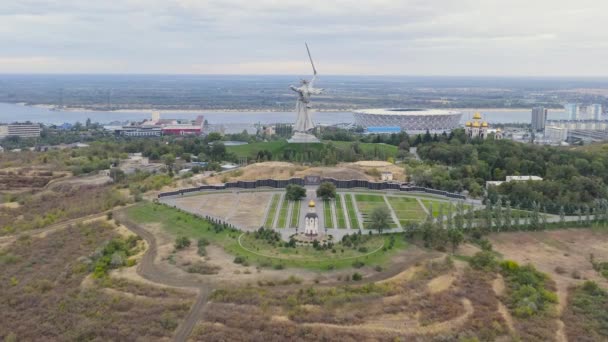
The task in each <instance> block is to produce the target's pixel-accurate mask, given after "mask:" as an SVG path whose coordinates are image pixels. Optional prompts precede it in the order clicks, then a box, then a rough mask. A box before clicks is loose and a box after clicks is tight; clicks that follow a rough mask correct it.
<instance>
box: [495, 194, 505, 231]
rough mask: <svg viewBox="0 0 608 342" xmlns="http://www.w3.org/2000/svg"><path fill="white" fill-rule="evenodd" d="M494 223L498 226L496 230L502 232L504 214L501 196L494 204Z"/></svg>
mask: <svg viewBox="0 0 608 342" xmlns="http://www.w3.org/2000/svg"><path fill="white" fill-rule="evenodd" d="M494 221H495V223H494V225H495V226H496V231H497V232H500V229H501V228H502V227H503V225H504V222H503V214H502V200H501V199H500V198H499V199H498V201H497V202H496V205H495V206H494Z"/></svg>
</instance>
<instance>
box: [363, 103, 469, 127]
mask: <svg viewBox="0 0 608 342" xmlns="http://www.w3.org/2000/svg"><path fill="white" fill-rule="evenodd" d="M353 115H354V117H355V124H356V125H358V126H361V127H363V128H365V129H366V130H367V131H368V132H370V133H373V132H383V131H386V132H389V131H392V130H395V129H397V128H399V129H400V130H401V131H405V132H408V133H423V132H426V131H427V130H428V131H430V132H449V131H451V130H452V129H454V128H457V127H460V119H461V118H462V113H461V112H458V111H453V110H444V109H421V108H416V109H414V108H411V109H410V108H377V109H361V110H356V111H354V112H353Z"/></svg>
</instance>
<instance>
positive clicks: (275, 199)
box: [264, 194, 281, 228]
mask: <svg viewBox="0 0 608 342" xmlns="http://www.w3.org/2000/svg"><path fill="white" fill-rule="evenodd" d="M280 198H281V195H279V194H274V195H272V199H271V200H270V209H268V214H266V221H265V222H264V227H266V228H272V224H273V223H274V217H275V215H276V212H277V207H278V206H279V199H280Z"/></svg>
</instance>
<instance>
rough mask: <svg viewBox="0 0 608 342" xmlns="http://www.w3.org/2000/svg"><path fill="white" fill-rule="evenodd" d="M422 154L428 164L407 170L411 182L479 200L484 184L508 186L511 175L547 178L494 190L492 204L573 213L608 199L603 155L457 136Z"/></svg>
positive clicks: (432, 144)
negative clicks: (493, 182) (538, 205)
mask: <svg viewBox="0 0 608 342" xmlns="http://www.w3.org/2000/svg"><path fill="white" fill-rule="evenodd" d="M418 154H419V155H420V157H421V158H422V159H423V160H425V161H427V163H426V164H414V165H412V166H410V167H408V171H409V172H408V174H409V175H410V178H411V180H412V181H414V182H415V183H416V184H419V185H422V186H429V187H433V188H438V189H443V190H447V191H464V190H467V191H469V193H470V194H471V195H473V196H480V195H482V194H483V187H484V185H485V182H486V181H490V180H501V181H504V180H505V177H506V176H511V175H526V176H528V175H533V176H540V177H542V178H543V179H544V181H542V182H537V181H527V182H509V183H503V184H501V185H500V186H498V187H496V188H492V187H491V188H490V189H489V190H488V198H489V200H490V201H491V202H496V201H497V200H498V199H499V198H502V199H503V201H506V200H509V201H510V202H511V203H512V204H514V205H519V206H520V207H521V208H528V209H531V208H532V206H533V204H534V203H542V205H543V206H545V207H546V208H547V210H548V211H549V212H553V213H557V212H558V211H559V210H560V208H561V207H564V208H565V210H566V212H567V213H573V212H575V211H576V210H577V209H581V206H583V205H588V206H592V207H593V206H595V202H596V200H598V199H603V198H606V197H607V195H608V191H607V189H606V184H607V183H608V173H607V172H606V170H607V169H608V156H607V155H605V154H601V153H588V152H584V151H579V150H567V149H564V148H557V147H550V146H539V145H530V144H521V143H516V142H513V141H508V140H494V139H492V138H490V139H488V140H485V141H481V140H473V141H466V140H463V139H461V138H460V133H459V132H455V134H452V135H450V136H449V137H448V138H447V139H446V140H445V141H438V142H430V143H426V144H425V143H423V144H421V145H420V146H419V147H418Z"/></svg>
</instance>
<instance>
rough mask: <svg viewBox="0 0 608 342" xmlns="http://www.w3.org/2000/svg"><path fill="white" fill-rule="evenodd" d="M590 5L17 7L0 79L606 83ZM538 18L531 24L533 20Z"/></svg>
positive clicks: (597, 20) (26, 0)
mask: <svg viewBox="0 0 608 342" xmlns="http://www.w3.org/2000/svg"><path fill="white" fill-rule="evenodd" d="M606 10H608V4H607V3H598V2H597V1H589V0H586V1H579V2H576V3H572V2H570V1H562V0H560V1H547V0H542V1H535V2H534V3H529V2H526V1H520V0H518V1H511V2H509V3H508V7H507V6H506V4H505V3H504V2H501V1H486V2H481V1H463V2H459V3H457V4H455V3H452V2H449V1H437V2H433V3H432V4H430V3H426V2H422V1H390V0H385V1H377V2H364V3H358V2H354V1H338V2H332V3H331V4H330V3H327V2H322V1H308V2H300V1H283V2H276V1H270V0H266V1H258V2H255V3H251V2H245V1H237V0H230V1H205V2H200V1H191V0H175V1H160V0H149V1H145V2H142V1H107V2H103V3H79V4H77V5H76V4H74V3H72V2H70V1H62V0H55V1H44V2H42V1H37V0H31V1H30V0H18V1H15V2H13V3H10V4H6V5H5V6H3V8H2V9H1V10H0V15H2V17H3V25H2V28H0V44H2V46H3V52H2V54H0V73H102V74H103V73H118V74H122V73H133V74H140V73H141V74H150V73H152V74H156V73H158V74H299V75H306V74H307V73H308V68H309V65H308V64H307V63H308V61H307V60H306V59H305V58H302V56H301V51H302V47H303V44H304V42H305V41H308V42H309V43H310V45H311V48H313V49H314V51H315V54H316V55H317V58H318V59H319V65H318V66H317V67H318V69H319V70H320V71H321V70H322V73H323V74H324V75H443V76H458V75H470V76H575V77H576V76H579V77H593V76H608V75H606V74H605V71H604V70H603V69H602V65H603V61H604V60H606V58H608V43H606V41H605V34H604V29H603V27H602V22H603V18H602V13H605V12H606ZM539 18H541V19H542V20H539Z"/></svg>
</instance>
